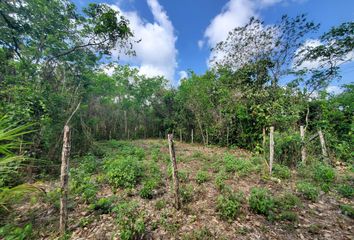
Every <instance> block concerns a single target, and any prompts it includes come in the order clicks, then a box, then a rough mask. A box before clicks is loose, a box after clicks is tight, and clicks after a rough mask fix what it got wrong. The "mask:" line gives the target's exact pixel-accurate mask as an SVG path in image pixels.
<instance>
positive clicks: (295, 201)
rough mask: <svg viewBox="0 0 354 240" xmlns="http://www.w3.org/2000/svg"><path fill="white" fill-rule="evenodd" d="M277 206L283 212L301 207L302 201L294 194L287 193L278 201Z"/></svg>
mask: <svg viewBox="0 0 354 240" xmlns="http://www.w3.org/2000/svg"><path fill="white" fill-rule="evenodd" d="M276 203H277V206H278V207H280V208H281V209H282V210H290V209H293V208H294V207H296V206H299V205H300V203H301V201H300V199H299V198H298V197H297V196H295V195H294V194H292V193H290V192H287V193H284V194H283V195H281V196H280V197H278V198H277V199H276Z"/></svg>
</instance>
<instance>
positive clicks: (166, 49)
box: [111, 0, 178, 81]
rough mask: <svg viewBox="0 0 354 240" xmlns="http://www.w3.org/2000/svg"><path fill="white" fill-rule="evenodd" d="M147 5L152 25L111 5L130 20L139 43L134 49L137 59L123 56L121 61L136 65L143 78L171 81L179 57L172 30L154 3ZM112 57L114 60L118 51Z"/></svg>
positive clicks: (148, 0) (156, 2) (164, 13)
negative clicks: (144, 76)
mask: <svg viewBox="0 0 354 240" xmlns="http://www.w3.org/2000/svg"><path fill="white" fill-rule="evenodd" d="M147 4H148V6H149V8H150V10H151V13H152V15H153V18H154V20H153V22H147V21H146V20H145V19H143V18H141V17H140V16H139V14H138V13H137V12H136V11H130V12H124V11H122V10H120V9H119V7H118V6H116V5H111V7H113V8H115V9H116V10H118V11H120V12H121V13H122V14H123V15H124V16H125V17H127V18H128V19H129V21H130V26H131V28H132V30H133V32H134V35H135V38H136V39H137V40H139V39H141V41H140V42H138V43H135V44H134V45H133V49H134V50H135V52H136V56H135V57H128V56H122V58H121V59H122V60H124V61H127V62H129V63H132V64H134V65H138V66H139V70H140V73H142V74H145V75H146V76H149V77H153V76H158V75H162V76H164V77H166V78H167V79H168V80H170V81H172V80H173V79H174V75H175V70H176V68H177V53H178V51H177V49H176V46H175V43H176V40H177V37H176V36H175V33H174V27H173V25H172V23H171V21H170V20H169V18H168V16H167V13H166V11H165V10H164V9H163V8H162V6H161V5H160V4H159V2H158V1H157V0H147ZM114 54H115V55H114V56H115V57H117V55H118V51H116V52H115V53H114Z"/></svg>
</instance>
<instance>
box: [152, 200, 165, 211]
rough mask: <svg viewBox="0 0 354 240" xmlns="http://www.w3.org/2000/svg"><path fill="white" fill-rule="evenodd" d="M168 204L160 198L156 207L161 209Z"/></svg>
mask: <svg viewBox="0 0 354 240" xmlns="http://www.w3.org/2000/svg"><path fill="white" fill-rule="evenodd" d="M166 205H167V204H166V201H165V200H163V199H160V200H158V201H156V203H155V208H156V210H161V209H163V208H165V207H166Z"/></svg>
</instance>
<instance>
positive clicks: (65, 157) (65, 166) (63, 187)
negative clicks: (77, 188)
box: [59, 125, 70, 234]
mask: <svg viewBox="0 0 354 240" xmlns="http://www.w3.org/2000/svg"><path fill="white" fill-rule="evenodd" d="M69 155H70V128H69V126H68V125H65V126H64V137H63V150H62V154H61V174H60V191H61V195H60V222H59V228H60V233H61V234H65V231H66V227H67V220H68V208H67V201H68V181H69V174H68V172H69Z"/></svg>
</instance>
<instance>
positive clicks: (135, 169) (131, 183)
mask: <svg viewBox="0 0 354 240" xmlns="http://www.w3.org/2000/svg"><path fill="white" fill-rule="evenodd" d="M138 161H139V159H137V158H136V157H134V156H127V157H122V156H118V158H116V159H113V160H110V161H107V162H106V163H105V165H104V167H105V170H106V174H107V178H108V182H109V183H110V184H111V185H112V186H114V187H121V188H133V187H135V186H136V185H137V184H138V183H139V181H140V178H141V176H142V169H141V166H140V163H139V162H138Z"/></svg>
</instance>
